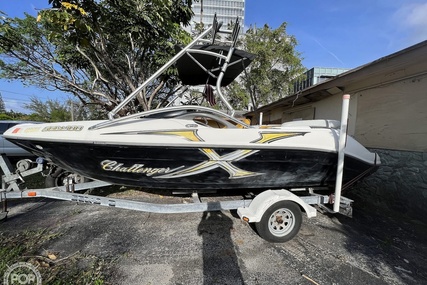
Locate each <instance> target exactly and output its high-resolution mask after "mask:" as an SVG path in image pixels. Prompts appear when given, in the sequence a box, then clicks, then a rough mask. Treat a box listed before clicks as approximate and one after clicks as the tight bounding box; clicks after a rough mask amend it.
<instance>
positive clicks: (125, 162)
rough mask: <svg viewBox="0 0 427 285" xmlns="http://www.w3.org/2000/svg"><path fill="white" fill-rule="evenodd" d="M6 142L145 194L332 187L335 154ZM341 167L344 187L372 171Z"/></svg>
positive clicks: (359, 165)
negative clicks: (148, 190) (156, 191)
mask: <svg viewBox="0 0 427 285" xmlns="http://www.w3.org/2000/svg"><path fill="white" fill-rule="evenodd" d="M10 140H11V141H12V142H14V143H16V144H17V145H19V146H21V147H23V148H24V149H27V150H29V151H31V152H33V153H35V154H37V155H39V156H42V157H44V158H46V159H48V160H50V161H52V162H54V163H55V164H57V165H59V166H60V167H62V168H64V169H67V170H69V171H72V172H76V173H78V174H81V175H83V176H86V177H90V178H93V179H98V180H102V181H105V182H109V183H112V184H118V185H127V186H137V187H142V188H146V189H169V190H194V191H205V190H206V191H211V190H220V189H261V190H262V189H264V190H265V189H278V188H287V189H290V188H300V187H334V186H335V177H336V164H337V153H336V152H324V151H310V150H302V149H286V148H283V149H256V148H254V149H233V148H190V147H176V146H175V147H174V146H169V147H165V146H159V147H154V146H130V145H114V144H94V143H86V144H85V143H66V142H60V143H58V142H49V141H36V140H22V139H21V140H13V139H10ZM344 165H345V169H344V177H343V182H344V184H345V183H349V182H351V181H353V180H355V179H359V178H361V175H362V176H364V175H366V174H368V173H369V172H370V170H374V169H375V167H376V163H375V162H374V163H366V162H365V161H362V160H359V159H357V158H354V157H351V156H346V157H345V163H344Z"/></svg>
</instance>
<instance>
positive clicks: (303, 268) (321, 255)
mask: <svg viewBox="0 0 427 285" xmlns="http://www.w3.org/2000/svg"><path fill="white" fill-rule="evenodd" d="M120 197H121V198H123V197H130V198H132V199H136V200H150V201H154V202H162V203H165V202H167V203H171V202H182V200H183V198H177V197H173V198H171V197H164V196H158V195H153V194H147V193H143V192H138V193H136V192H135V191H132V192H125V193H123V194H121V195H120ZM9 211H10V212H9V215H8V218H7V219H6V220H5V221H3V222H2V223H0V233H3V234H16V233H20V232H24V231H29V230H37V229H49V231H50V232H57V233H60V234H59V235H58V236H57V237H56V238H53V239H49V240H47V241H46V242H44V243H43V244H42V245H41V246H40V248H39V249H38V250H39V252H40V254H42V253H43V252H46V251H49V252H55V254H56V255H57V256H58V257H59V258H66V257H68V256H72V255H73V254H75V253H76V252H80V253H84V254H86V255H91V256H96V257H97V258H100V259H105V260H109V261H111V262H110V263H109V264H110V265H109V266H108V270H106V272H103V274H104V276H105V279H104V281H105V284H186V285H187V284H188V285H191V284H253V285H255V284H427V234H426V233H427V228H426V226H425V225H424V224H421V223H419V222H418V223H416V222H414V221H412V222H411V221H406V220H404V219H403V218H402V219H396V218H394V219H391V218H389V217H385V216H384V215H380V214H378V213H374V212H372V211H368V210H366V209H359V208H357V205H355V209H354V217H353V218H352V219H350V218H346V217H343V216H340V215H338V216H327V215H323V214H318V216H317V217H315V218H312V219H307V218H305V217H304V220H303V224H302V227H301V230H300V232H299V234H298V235H297V236H296V237H295V238H294V239H293V240H291V241H289V242H287V243H283V244H273V243H268V242H266V241H264V240H263V239H261V238H260V237H259V236H258V235H257V234H256V233H255V232H254V230H253V229H252V227H251V226H249V225H248V224H246V223H244V222H243V221H241V220H240V219H239V218H238V216H237V214H236V213H235V212H234V211H231V212H230V211H223V212H209V213H189V214H167V215H161V214H152V213H144V212H136V211H130V210H122V209H114V208H108V207H101V206H93V205H86V204H76V203H73V202H64V201H53V200H49V199H43V200H26V201H17V202H14V203H13V204H11V205H10V209H9ZM81 266H82V267H84V266H85V265H84V264H83V263H82V265H81Z"/></svg>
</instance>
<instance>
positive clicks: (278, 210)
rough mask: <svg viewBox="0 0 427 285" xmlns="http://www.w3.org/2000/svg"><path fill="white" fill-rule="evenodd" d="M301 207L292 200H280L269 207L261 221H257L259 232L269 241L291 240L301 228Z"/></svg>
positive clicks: (256, 225)
mask: <svg viewBox="0 0 427 285" xmlns="http://www.w3.org/2000/svg"><path fill="white" fill-rule="evenodd" d="M301 222H302V214H301V209H300V207H299V206H298V205H297V204H296V203H294V202H291V201H280V202H277V203H275V204H273V205H272V206H270V208H268V209H267V210H266V211H265V212H264V214H263V215H262V218H261V220H260V221H259V222H257V223H255V228H256V230H257V232H258V234H259V235H260V236H261V237H262V238H263V239H265V240H266V241H269V242H286V241H289V240H291V239H292V238H293V237H294V236H295V235H296V234H297V233H298V231H299V229H300V228H301Z"/></svg>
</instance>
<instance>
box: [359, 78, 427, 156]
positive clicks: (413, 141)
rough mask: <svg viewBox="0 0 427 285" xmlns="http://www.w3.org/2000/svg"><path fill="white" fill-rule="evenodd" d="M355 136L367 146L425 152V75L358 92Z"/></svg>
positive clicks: (426, 120)
mask: <svg viewBox="0 0 427 285" xmlns="http://www.w3.org/2000/svg"><path fill="white" fill-rule="evenodd" d="M357 100H358V106H357V122H356V129H355V134H354V135H355V137H356V139H357V140H358V141H359V142H360V143H362V144H363V145H364V146H366V147H373V148H383V149H393V150H410V151H421V152H427V75H423V76H419V77H415V78H411V79H407V80H403V81H399V82H396V83H392V84H389V85H387V86H382V87H377V88H372V89H369V90H365V91H361V92H359V93H358V97H357Z"/></svg>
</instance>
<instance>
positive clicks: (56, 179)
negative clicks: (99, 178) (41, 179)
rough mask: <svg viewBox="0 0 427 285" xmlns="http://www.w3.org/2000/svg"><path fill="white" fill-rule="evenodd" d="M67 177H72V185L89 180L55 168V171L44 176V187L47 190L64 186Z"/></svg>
mask: <svg viewBox="0 0 427 285" xmlns="http://www.w3.org/2000/svg"><path fill="white" fill-rule="evenodd" d="M69 176H72V177H73V180H74V183H76V184H78V183H84V182H88V181H89V179H88V178H86V177H83V176H81V175H78V174H74V173H72V172H70V171H67V170H65V169H62V168H60V167H57V168H56V169H55V171H53V172H52V173H51V174H49V175H48V176H46V179H45V186H46V187H47V188H50V187H58V186H64V185H65V184H66V183H67V178H68V177H69Z"/></svg>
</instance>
